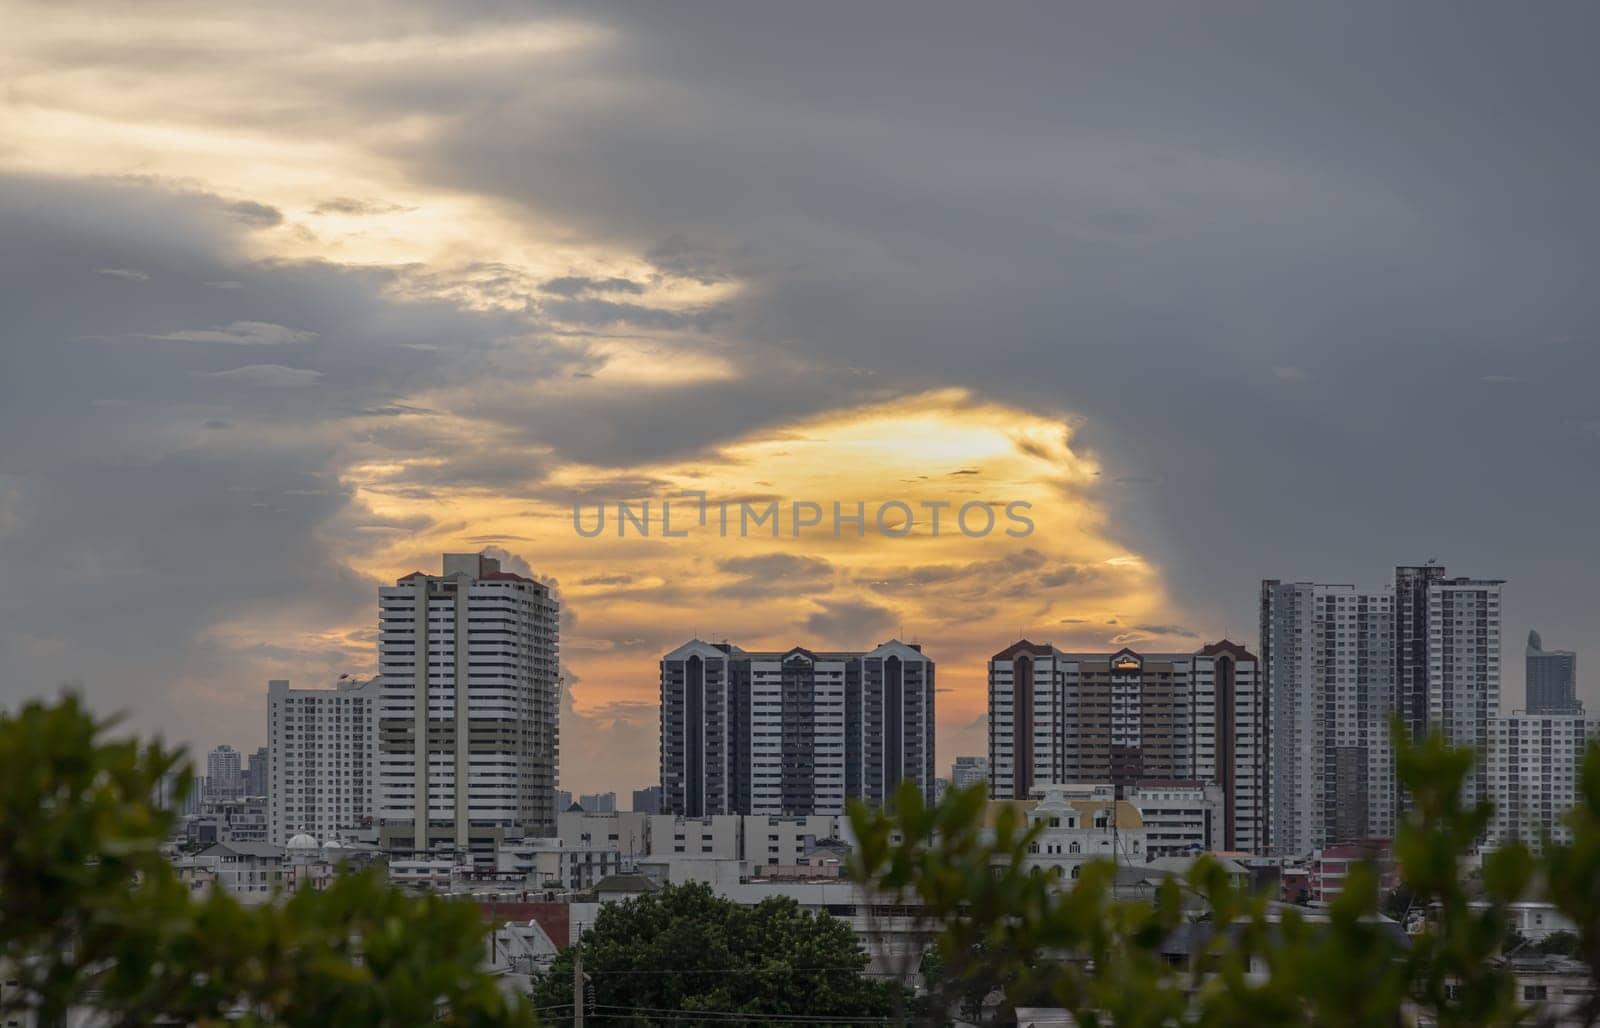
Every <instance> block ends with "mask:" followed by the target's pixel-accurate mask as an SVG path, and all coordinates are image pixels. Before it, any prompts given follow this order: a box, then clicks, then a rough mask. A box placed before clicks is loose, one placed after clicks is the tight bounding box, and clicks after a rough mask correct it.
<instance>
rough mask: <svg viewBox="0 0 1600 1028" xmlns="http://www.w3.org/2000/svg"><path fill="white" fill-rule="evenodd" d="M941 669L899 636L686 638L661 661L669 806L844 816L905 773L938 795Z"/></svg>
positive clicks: (690, 810) (700, 811)
mask: <svg viewBox="0 0 1600 1028" xmlns="http://www.w3.org/2000/svg"><path fill="white" fill-rule="evenodd" d="M933 672H934V665H933V661H932V660H930V659H928V658H927V657H926V656H924V655H923V653H922V651H921V648H920V647H917V646H908V645H906V644H905V643H902V642H899V641H891V642H887V643H884V644H883V645H882V646H879V647H878V648H877V649H875V650H872V651H871V652H869V653H860V652H823V651H813V650H807V649H804V648H801V647H795V648H794V649H791V650H788V651H784V652H759V653H758V652H746V651H744V650H741V649H739V648H738V647H737V646H732V645H729V644H727V643H722V644H718V645H712V644H710V643H705V642H701V641H700V640H698V639H696V640H693V641H691V642H688V643H685V644H684V645H683V646H680V647H678V648H677V649H676V650H673V651H672V652H671V653H669V654H667V655H666V656H665V657H663V658H662V660H661V789H662V806H663V807H664V808H665V809H666V810H667V811H669V812H671V813H676V814H687V815H690V816H693V817H700V816H704V815H707V814H781V815H786V816H802V815H809V814H838V813H843V812H844V807H845V801H846V800H847V799H849V798H854V797H860V798H862V799H865V800H867V801H868V802H870V803H881V802H883V800H884V798H885V797H887V796H890V795H892V794H893V793H894V791H895V789H896V788H897V787H898V786H899V784H900V782H901V781H902V780H905V779H909V780H911V781H913V782H915V783H916V785H917V788H918V789H920V790H921V791H922V794H923V795H924V796H925V797H926V798H928V799H929V800H931V799H932V798H933V789H934V771H933V710H934V675H933Z"/></svg>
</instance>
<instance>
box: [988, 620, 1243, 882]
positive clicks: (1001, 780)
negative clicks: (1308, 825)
mask: <svg viewBox="0 0 1600 1028" xmlns="http://www.w3.org/2000/svg"><path fill="white" fill-rule="evenodd" d="M1268 714H1269V708H1268V702H1267V696H1266V694H1265V692H1264V690H1263V688H1262V684H1261V677H1260V674H1259V661H1258V660H1257V659H1256V657H1255V656H1254V655H1253V654H1251V653H1250V652H1249V651H1248V650H1246V649H1244V648H1243V647H1241V646H1238V645H1236V644H1234V643H1230V642H1226V641H1224V642H1220V643H1215V644H1212V645H1210V646H1207V647H1205V648H1204V649H1202V650H1200V651H1199V652H1197V653H1176V654H1174V653H1166V654H1141V653H1138V652H1135V651H1134V650H1131V649H1122V650H1118V651H1117V652H1115V653H1111V654H1104V653H1066V652H1063V651H1060V650H1057V649H1056V648H1055V647H1054V646H1050V645H1048V644H1036V643H1032V642H1029V641H1027V640H1022V641H1020V642H1017V643H1015V644H1013V645H1012V646H1009V647H1007V648H1006V649H1004V650H1002V651H1000V652H999V653H997V654H995V655H994V657H993V658H991V659H990V661H989V793H990V795H991V796H992V797H994V798H995V799H1003V800H1012V799H1017V800H1020V799H1026V798H1027V797H1028V796H1030V795H1032V794H1033V792H1034V790H1035V789H1037V788H1041V787H1044V786H1048V785H1061V784H1064V783H1071V782H1109V783H1111V785H1113V786H1114V787H1116V788H1118V789H1124V788H1126V787H1128V786H1131V785H1133V784H1135V783H1137V782H1139V781H1141V780H1144V779H1151V778H1159V779H1182V780H1200V781H1206V782H1215V783H1216V784H1218V785H1219V786H1221V787H1222V790H1223V795H1224V801H1225V811H1224V814H1223V823H1222V828H1221V832H1220V841H1221V843H1222V845H1224V846H1225V847H1226V848H1227V849H1230V850H1239V849H1243V850H1252V851H1253V850H1256V849H1258V848H1260V847H1261V846H1263V845H1264V844H1265V841H1266V826H1267V796H1268V786H1269V777H1268V767H1267V741H1268V737H1267V718H1268Z"/></svg>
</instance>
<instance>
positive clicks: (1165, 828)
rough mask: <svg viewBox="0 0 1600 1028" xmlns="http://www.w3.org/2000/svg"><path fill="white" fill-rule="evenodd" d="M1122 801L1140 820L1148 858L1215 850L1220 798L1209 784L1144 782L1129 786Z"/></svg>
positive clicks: (1163, 780) (1165, 780)
mask: <svg viewBox="0 0 1600 1028" xmlns="http://www.w3.org/2000/svg"><path fill="white" fill-rule="evenodd" d="M1123 798H1124V799H1126V800H1127V801H1128V802H1129V803H1132V804H1133V805H1134V806H1135V807H1138V808H1139V814H1140V816H1141V817H1143V818H1144V826H1145V833H1146V847H1147V849H1146V852H1147V853H1148V855H1149V856H1151V857H1176V856H1182V855H1185V854H1192V853H1204V852H1208V851H1211V850H1215V849H1217V848H1218V847H1219V844H1220V843H1221V841H1222V839H1221V832H1220V831H1219V829H1220V827H1221V824H1222V821H1221V810H1222V807H1223V802H1224V797H1223V793H1222V787H1221V786H1219V785H1216V784H1213V783H1209V782H1200V781H1194V780H1184V779H1173V778H1147V779H1144V780H1142V781H1139V782H1136V783H1135V784H1133V785H1130V786H1129V787H1128V788H1127V789H1126V790H1125V791H1124V792H1123Z"/></svg>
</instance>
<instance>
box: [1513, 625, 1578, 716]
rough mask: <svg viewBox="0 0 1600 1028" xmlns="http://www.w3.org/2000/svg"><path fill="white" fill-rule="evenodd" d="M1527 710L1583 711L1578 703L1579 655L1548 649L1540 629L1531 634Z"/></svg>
mask: <svg viewBox="0 0 1600 1028" xmlns="http://www.w3.org/2000/svg"><path fill="white" fill-rule="evenodd" d="M1527 661H1528V665H1527V667H1528V677H1527V713H1529V714H1581V713H1583V704H1582V703H1579V702H1578V655H1577V654H1576V653H1574V652H1573V651H1571V650H1547V649H1545V648H1544V643H1543V641H1542V640H1540V638H1539V633H1538V632H1529V633H1528V652H1527Z"/></svg>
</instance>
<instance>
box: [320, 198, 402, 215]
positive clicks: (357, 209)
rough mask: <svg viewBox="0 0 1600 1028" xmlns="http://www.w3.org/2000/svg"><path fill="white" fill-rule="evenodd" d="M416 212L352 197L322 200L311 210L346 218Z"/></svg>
mask: <svg viewBox="0 0 1600 1028" xmlns="http://www.w3.org/2000/svg"><path fill="white" fill-rule="evenodd" d="M414 210H416V208H415V207H407V206H405V205H403V204H398V203H384V202H383V201H381V200H360V199H357V198H355V197H352V196H336V197H334V198H333V199H331V200H323V201H322V202H321V203H319V204H317V206H316V207H315V208H313V209H312V211H311V213H312V214H342V215H346V216H348V217H371V216H373V215H379V214H405V213H407V212H409V211H414Z"/></svg>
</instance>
